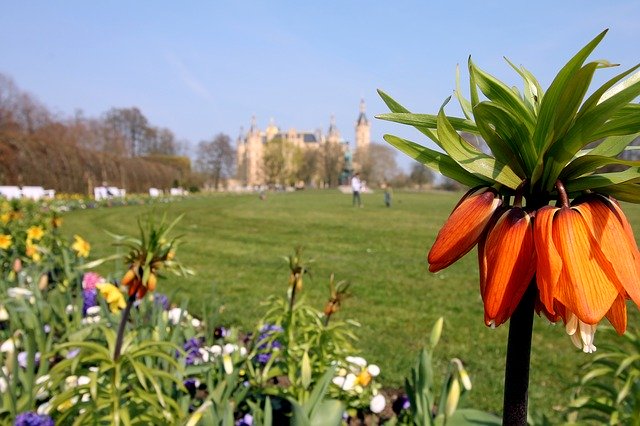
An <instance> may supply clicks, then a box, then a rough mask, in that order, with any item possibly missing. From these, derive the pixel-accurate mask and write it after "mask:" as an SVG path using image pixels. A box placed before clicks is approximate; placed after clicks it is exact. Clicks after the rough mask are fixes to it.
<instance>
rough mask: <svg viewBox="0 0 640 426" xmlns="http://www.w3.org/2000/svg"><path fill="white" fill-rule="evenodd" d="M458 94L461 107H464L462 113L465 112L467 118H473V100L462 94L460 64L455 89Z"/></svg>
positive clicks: (457, 67) (457, 69) (457, 97)
mask: <svg viewBox="0 0 640 426" xmlns="http://www.w3.org/2000/svg"><path fill="white" fill-rule="evenodd" d="M454 94H455V95H456V99H458V103H459V104H460V108H461V109H462V113H463V114H464V116H465V118H466V119H467V120H473V108H472V107H471V102H470V101H469V100H468V99H465V97H464V96H463V95H462V91H461V90H460V66H459V65H456V90H455V91H454Z"/></svg>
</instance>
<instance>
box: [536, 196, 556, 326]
mask: <svg viewBox="0 0 640 426" xmlns="http://www.w3.org/2000/svg"><path fill="white" fill-rule="evenodd" d="M558 210H560V209H558V208H557V207H551V206H545V207H542V208H541V209H539V210H538V211H537V212H536V219H535V221H534V222H535V223H534V233H533V235H534V242H535V246H536V254H537V257H538V261H537V265H536V282H537V284H538V291H539V294H540V301H541V302H542V304H543V305H544V307H545V308H546V310H547V312H548V313H549V314H551V315H553V314H554V306H553V294H554V292H555V288H556V285H557V283H558V280H559V279H560V272H562V258H561V257H560V254H559V253H558V250H557V249H556V246H555V245H554V243H553V238H552V224H553V218H554V215H555V213H556V212H557V211H558Z"/></svg>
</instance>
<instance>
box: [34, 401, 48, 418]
mask: <svg viewBox="0 0 640 426" xmlns="http://www.w3.org/2000/svg"><path fill="white" fill-rule="evenodd" d="M50 410H51V403H50V402H49V401H47V402H45V403H42V404H40V405H39V406H38V409H37V410H36V413H38V414H39V415H41V416H44V415H48V414H49V411H50Z"/></svg>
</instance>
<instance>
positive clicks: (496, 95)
mask: <svg viewBox="0 0 640 426" xmlns="http://www.w3.org/2000/svg"><path fill="white" fill-rule="evenodd" d="M469 73H470V74H473V76H474V80H475V82H476V84H477V85H478V87H479V88H480V90H481V91H482V93H483V94H484V95H485V96H486V97H487V98H488V99H489V100H491V101H494V102H495V103H497V104H498V105H500V106H501V107H503V108H504V109H506V110H507V111H509V112H511V113H512V114H513V115H514V116H516V117H518V118H519V119H520V120H521V121H522V122H523V123H524V124H525V125H526V126H528V127H530V128H531V129H532V130H533V128H534V126H535V116H534V114H533V110H531V109H529V108H527V105H526V104H525V102H524V101H523V100H522V98H520V97H519V96H518V95H516V94H515V93H514V92H513V90H511V89H510V88H509V87H508V86H507V85H505V84H504V83H503V82H501V81H500V80H498V79H497V78H495V77H493V76H492V75H490V74H488V73H486V72H484V71H483V70H481V69H480V68H478V67H477V66H476V65H475V64H474V63H473V61H471V60H469ZM474 106H475V104H474Z"/></svg>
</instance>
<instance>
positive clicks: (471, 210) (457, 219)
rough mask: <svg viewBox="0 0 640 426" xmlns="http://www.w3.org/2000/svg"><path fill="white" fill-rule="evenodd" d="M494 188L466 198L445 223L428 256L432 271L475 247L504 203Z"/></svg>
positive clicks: (444, 266) (471, 193)
mask: <svg viewBox="0 0 640 426" xmlns="http://www.w3.org/2000/svg"><path fill="white" fill-rule="evenodd" d="M496 195H497V194H496V192H495V190H493V189H491V188H480V189H477V190H475V191H473V192H470V193H469V195H468V196H465V197H464V198H463V199H462V200H461V202H460V203H459V204H458V206H457V207H456V208H455V209H454V210H453V212H452V213H451V216H449V219H447V222H446V223H445V224H444V226H443V227H442V229H440V232H439V233H438V236H437V237H436V241H435V243H434V244H433V246H432V247H431V250H430V251H429V255H428V261H429V270H430V271H431V272H437V271H439V270H441V269H444V268H446V267H447V266H449V265H451V264H452V263H454V262H455V261H456V260H458V259H460V258H461V257H462V256H464V255H465V254H467V253H468V252H469V251H470V250H471V249H472V248H473V246H475V245H476V243H477V242H478V240H479V239H480V236H481V235H482V232H483V231H484V229H485V227H486V225H487V223H488V222H489V220H490V219H491V216H492V214H493V212H495V211H496V209H497V208H498V206H499V205H500V203H501V201H500V199H499V198H498V197H497V196H496Z"/></svg>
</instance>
